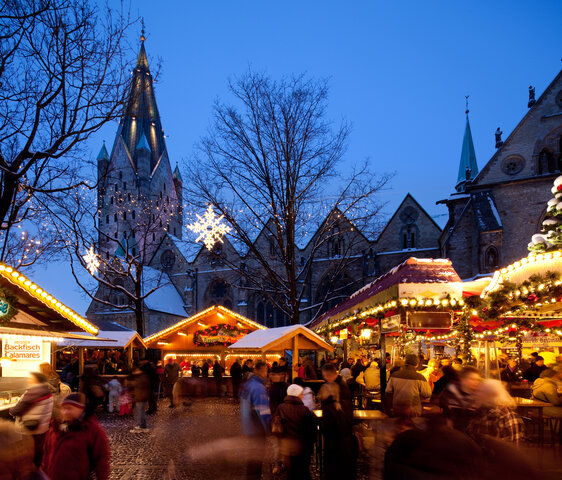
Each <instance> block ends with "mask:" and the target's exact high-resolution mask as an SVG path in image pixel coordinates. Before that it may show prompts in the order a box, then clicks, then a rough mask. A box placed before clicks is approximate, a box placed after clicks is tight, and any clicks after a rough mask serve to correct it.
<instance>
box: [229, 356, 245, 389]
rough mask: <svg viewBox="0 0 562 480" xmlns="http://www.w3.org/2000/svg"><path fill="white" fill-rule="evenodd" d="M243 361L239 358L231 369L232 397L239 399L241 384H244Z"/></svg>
mask: <svg viewBox="0 0 562 480" xmlns="http://www.w3.org/2000/svg"><path fill="white" fill-rule="evenodd" d="M241 361H242V359H241V358H237V359H236V361H235V362H234V363H233V364H232V365H231V367H230V377H231V378H232V396H233V397H234V398H238V392H239V391H240V384H241V383H242V365H240V362H241Z"/></svg>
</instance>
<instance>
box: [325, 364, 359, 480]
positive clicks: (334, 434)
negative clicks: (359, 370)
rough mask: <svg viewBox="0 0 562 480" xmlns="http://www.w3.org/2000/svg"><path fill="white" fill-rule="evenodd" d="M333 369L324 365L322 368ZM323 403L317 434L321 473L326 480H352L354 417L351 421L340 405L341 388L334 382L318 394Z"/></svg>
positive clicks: (354, 474) (353, 476)
mask: <svg viewBox="0 0 562 480" xmlns="http://www.w3.org/2000/svg"><path fill="white" fill-rule="evenodd" d="M327 366H332V367H334V366H333V365H332V364H325V365H324V367H322V369H323V372H324V368H326V367H327ZM318 398H319V400H320V401H321V404H322V418H321V420H320V431H321V433H322V437H323V439H324V455H323V457H324V472H325V478H326V480H342V479H344V478H345V479H346V480H347V479H350V480H351V479H354V478H355V477H356V462H355V458H356V451H355V448H354V442H353V439H354V437H353V433H352V432H353V414H352V416H351V418H350V416H349V415H348V414H346V413H345V411H344V409H343V407H342V405H341V403H340V388H339V386H338V384H337V383H336V382H334V381H329V382H327V383H325V384H323V385H322V386H321V387H320V390H319V391H318Z"/></svg>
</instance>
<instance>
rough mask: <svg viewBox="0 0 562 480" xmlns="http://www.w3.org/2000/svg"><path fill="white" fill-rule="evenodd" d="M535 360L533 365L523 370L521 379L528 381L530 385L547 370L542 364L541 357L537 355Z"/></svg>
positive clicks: (542, 359)
mask: <svg viewBox="0 0 562 480" xmlns="http://www.w3.org/2000/svg"><path fill="white" fill-rule="evenodd" d="M535 358H536V360H535V361H534V362H533V364H532V365H531V366H530V367H529V368H528V369H527V370H525V373H523V378H524V379H525V380H528V381H529V383H532V382H534V381H535V380H536V379H537V378H539V377H540V376H541V373H542V372H544V371H545V370H546V368H547V367H546V365H545V364H544V358H543V357H541V356H540V355H537V357H535Z"/></svg>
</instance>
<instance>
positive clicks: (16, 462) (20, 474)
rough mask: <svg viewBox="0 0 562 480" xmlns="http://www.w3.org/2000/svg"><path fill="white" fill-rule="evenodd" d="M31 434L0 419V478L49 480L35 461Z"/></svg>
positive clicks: (0, 479)
mask: <svg viewBox="0 0 562 480" xmlns="http://www.w3.org/2000/svg"><path fill="white" fill-rule="evenodd" d="M33 454H34V446H33V440H32V438H31V435H27V434H25V433H22V432H21V430H20V429H19V428H18V427H17V425H15V424H14V422H10V421H8V420H4V419H0V480H48V479H47V477H45V475H43V473H42V472H40V471H39V469H38V467H37V466H36V465H35V464H34V463H33Z"/></svg>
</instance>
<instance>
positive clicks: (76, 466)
mask: <svg viewBox="0 0 562 480" xmlns="http://www.w3.org/2000/svg"><path fill="white" fill-rule="evenodd" d="M85 408H86V404H85V400H84V396H83V395H82V394H80V393H71V394H70V395H68V396H67V397H66V398H65V399H64V400H63V401H62V404H61V408H60V414H61V419H62V421H60V422H59V421H58V420H52V421H51V426H50V427H49V430H48V431H47V435H46V438H45V447H44V455H43V463H42V468H43V471H44V472H45V474H46V475H47V477H48V478H50V479H51V480H88V479H89V478H90V474H91V473H95V475H96V477H95V478H96V479H97V480H108V479H109V441H108V440H107V435H106V434H105V431H104V429H103V428H102V427H101V426H100V424H99V423H98V421H97V420H96V419H95V417H89V416H86V414H85Z"/></svg>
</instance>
